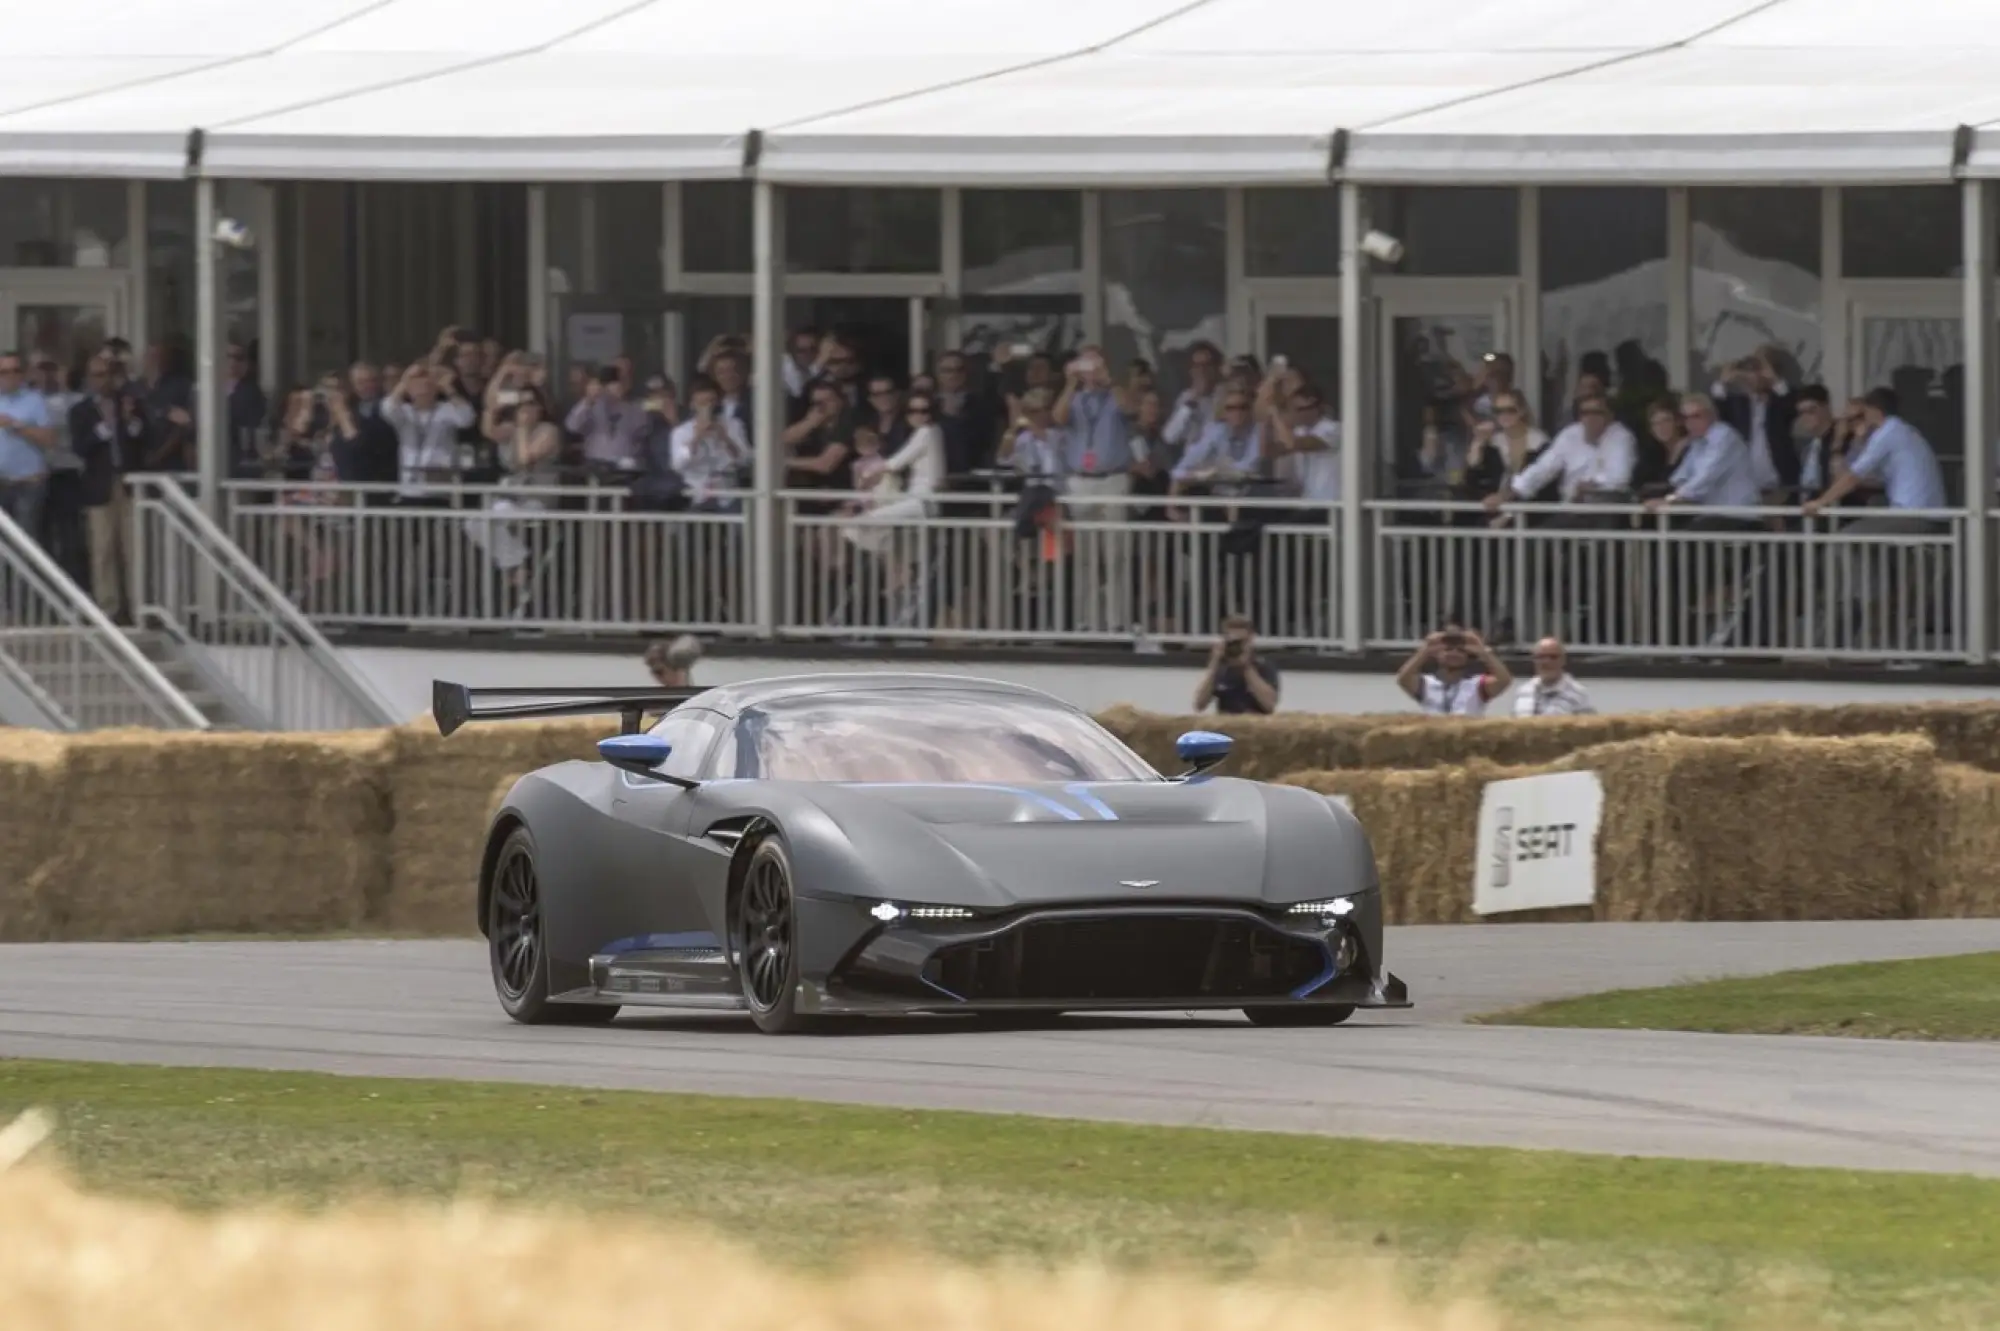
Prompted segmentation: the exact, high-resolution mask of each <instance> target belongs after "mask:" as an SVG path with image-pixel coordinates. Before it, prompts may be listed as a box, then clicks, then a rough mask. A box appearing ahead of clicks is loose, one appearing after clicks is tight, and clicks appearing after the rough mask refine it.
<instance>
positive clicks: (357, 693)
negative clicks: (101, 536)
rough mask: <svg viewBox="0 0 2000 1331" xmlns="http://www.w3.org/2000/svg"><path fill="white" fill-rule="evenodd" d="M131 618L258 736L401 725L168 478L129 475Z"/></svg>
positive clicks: (175, 479) (176, 481)
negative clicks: (164, 638) (175, 652)
mask: <svg viewBox="0 0 2000 1331" xmlns="http://www.w3.org/2000/svg"><path fill="white" fill-rule="evenodd" d="M130 483H131V486H132V523H133V540H132V564H133V569H132V581H133V602H134V614H135V617H137V618H138V619H139V620H140V622H141V623H144V624H148V625H152V626H156V627H158V628H160V629H162V630H163V631H165V632H166V633H167V634H168V635H169V636H170V637H171V638H172V639H173V640H174V642H175V643H176V645H177V646H178V647H179V648H180V650H181V651H182V652H183V653H184V654H185V655H186V656H187V657H188V658H189V659H190V660H191V661H192V662H194V663H195V664H196V665H197V666H198V667H199V668H200V669H201V670H202V672H203V673H204V674H205V675H207V676H208V677H209V678H210V679H212V680H213V681H215V683H216V685H217V687H218V691H219V692H222V693H224V694H226V695H228V696H229V697H230V698H231V699H232V700H233V701H234V702H235V704H236V707H237V709H238V710H248V711H250V712H252V713H253V714H254V716H253V717H252V718H251V719H252V720H253V721H254V723H255V724H256V725H257V727H258V728H261V729H270V730H344V729H351V728H358V727H366V726H377V725H393V724H395V723H396V722H397V721H399V720H403V719H404V718H402V717H399V716H398V715H396V714H395V712H394V711H393V710H392V709H391V708H390V707H389V705H388V704H387V703H386V702H385V701H383V699H382V698H381V697H380V696H379V695H378V694H377V693H376V692H375V690H374V689H373V688H371V687H370V686H369V684H368V683H367V681H366V680H364V679H363V678H362V677H361V676H360V674H359V673H357V672H356V671H355V669H354V668H353V667H352V666H351V665H350V664H349V663H348V662H347V661H346V659H345V658H343V657H342V656H341V655H340V653H339V652H338V651H336V650H335V649H334V647H333V646H332V645H331V644H330V643H328V642H327V640H326V638H325V637H324V636H323V635H322V634H321V633H320V631H319V629H318V628H316V627H315V626H314V625H313V623H312V621H311V620H310V619H309V618H308V617H307V616H306V614H305V613H304V612H302V611H301V610H300V609H299V607H297V606H296V605H294V604H293V603H292V602H291V601H289V600H287V599H286V597H285V595H284V593H283V592H281V591H280V590H279V589H278V588H277V586H275V585H274V584H273V583H272V581H271V579H270V578H269V577H268V576H266V574H265V572H264V571H263V570H262V569H260V568H259V567H258V566H257V564H256V563H255V562H253V561H252V560H251V559H250V558H249V557H248V556H247V555H246V554H245V553H244V552H243V551H242V550H241V549H239V548H238V547H237V546H236V544H235V543H234V542H232V541H231V540H230V539H229V538H228V536H227V535H225V534H224V532H223V531H222V529H221V528H220V527H218V526H216V524H215V523H213V522H212V521H210V520H209V518H208V516H207V515H206V514H205V513H203V512H202V511H201V509H200V508H199V507H198V506H197V505H196V504H195V502H194V501H193V500H192V499H190V498H189V497H188V495H187V493H186V491H185V489H184V488H183V481H182V479H181V478H179V477H172V476H134V477H131V478H130Z"/></svg>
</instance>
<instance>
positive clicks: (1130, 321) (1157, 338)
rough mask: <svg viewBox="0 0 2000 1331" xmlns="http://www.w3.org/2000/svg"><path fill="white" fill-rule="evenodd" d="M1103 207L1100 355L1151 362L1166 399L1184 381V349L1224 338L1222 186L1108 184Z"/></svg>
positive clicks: (1118, 360)
mask: <svg viewBox="0 0 2000 1331" xmlns="http://www.w3.org/2000/svg"><path fill="white" fill-rule="evenodd" d="M1102 212H1103V218H1102V221H1103V229H1104V246H1103V248H1104V343H1105V345H1104V354H1105V355H1106V356H1107V357H1109V358H1110V360H1111V362H1112V364H1114V365H1117V366H1123V365H1124V364H1125V363H1127V362H1128V361H1130V360H1132V359H1134V358H1139V359H1143V360H1148V361H1151V362H1152V363H1153V367H1154V371H1155V374H1156V375H1157V376H1158V383H1159V389H1160V393H1161V396H1162V397H1165V398H1167V399H1169V400H1171V399H1172V398H1173V397H1174V396H1176V395H1177V394H1179V393H1180V391H1181V389H1182V388H1183V387H1185V386H1186V383H1187V357H1188V349H1189V347H1190V346H1192V345H1193V344H1194V343H1196V342H1199V341H1207V342H1212V343H1214V344H1215V345H1216V346H1218V347H1223V346H1224V342H1225V334H1224V326H1225V323H1226V315H1225V307H1226V293H1225V286H1226V283H1227V281H1228V275H1227V271H1226V270H1227V258H1228V248H1229V244H1228V237H1227V234H1226V233H1227V223H1226V221H1225V217H1224V206H1223V195H1222V191H1221V190H1110V191H1106V193H1105V194H1104V197H1103V205H1102ZM1225 350H1226V348H1225Z"/></svg>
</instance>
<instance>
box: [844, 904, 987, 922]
mask: <svg viewBox="0 0 2000 1331" xmlns="http://www.w3.org/2000/svg"><path fill="white" fill-rule="evenodd" d="M868 913H869V914H870V915H872V916H874V917H875V918H876V919H878V920H880V921H882V923H884V924H894V923H895V922H896V921H898V920H969V919H971V918H972V912H971V911H969V910H967V909H966V908H965V907H964V906H905V905H903V904H902V903H900V902H895V901H880V902H877V903H876V904H875V905H874V906H873V907H872V908H870V910H869V912H868Z"/></svg>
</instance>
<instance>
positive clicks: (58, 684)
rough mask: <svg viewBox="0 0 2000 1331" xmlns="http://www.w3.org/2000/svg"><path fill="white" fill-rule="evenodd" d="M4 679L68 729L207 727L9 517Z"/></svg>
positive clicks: (0, 668) (1, 542)
mask: <svg viewBox="0 0 2000 1331" xmlns="http://www.w3.org/2000/svg"><path fill="white" fill-rule="evenodd" d="M0 681H4V683H5V685H6V686H7V688H8V690H9V691H10V692H12V693H13V694H14V695H15V696H17V697H19V698H21V699H23V700H24V701H25V702H26V703H27V705H28V706H29V707H31V708H32V709H33V711H34V712H35V713H36V714H37V715H36V717H35V718H33V719H34V720H35V721H38V722H39V723H40V724H43V725H47V726H51V727H53V728H55V729H59V730H71V731H74V730H96V729H100V728H104V727H110V726H150V727H155V728H166V729H172V730H207V729H209V721H208V718H207V717H206V716H204V715H203V714H202V712H201V710H200V709H199V708H197V707H196V706H195V705H194V704H193V703H192V702H191V701H189V700H188V698H187V696H186V695H185V694H183V693H182V692H181V691H180V690H179V689H177V688H175V687H174V685H173V683H172V682H171V681H170V680H168V679H167V677H166V676H165V675H163V674H161V673H160V670H159V668H158V667H157V666H155V665H154V664H153V663H152V662H151V661H149V660H147V659H146V656H145V654H144V653H143V652H141V651H140V650H139V649H138V648H137V647H135V646H134V645H133V643H132V640H131V639H129V638H127V637H126V636H125V634H124V633H123V632H121V631H120V630H119V628H118V626H117V625H115V624H113V623H112V622H111V621H110V619H108V618H107V617H106V616H105V614H104V612H103V611H102V610H100V609H98V607H97V603H96V602H94V601H92V600H91V598H90V597H89V596H88V595H87V594H86V593H85V592H84V590H83V589H82V588H81V587H78V586H77V585H76V583H75V582H74V581H73V580H71V578H70V577H69V575H68V574H66V573H64V572H63V571H62V569H61V568H60V567H58V566H57V565H56V563H55V561H54V560H52V559H50V558H49V557H48V555H47V554H46V553H44V552H43V550H42V548H41V546H40V545H38V544H36V542H35V541H34V540H33V538H31V537H30V536H29V535H28V533H26V532H25V531H23V530H21V528H20V526H19V525H18V524H16V523H15V522H14V520H13V519H12V518H11V517H9V516H8V515H7V514H6V513H4V512H0Z"/></svg>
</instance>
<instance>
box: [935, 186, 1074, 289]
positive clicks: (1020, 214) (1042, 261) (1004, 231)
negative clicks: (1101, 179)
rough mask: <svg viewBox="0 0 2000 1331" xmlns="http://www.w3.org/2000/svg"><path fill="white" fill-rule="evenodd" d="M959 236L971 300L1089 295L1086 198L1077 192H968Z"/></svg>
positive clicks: (962, 200)
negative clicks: (1086, 284)
mask: <svg viewBox="0 0 2000 1331" xmlns="http://www.w3.org/2000/svg"><path fill="white" fill-rule="evenodd" d="M959 235H960V241H961V253H962V258H963V261H964V264H965V277H964V290H965V292H966V293H967V294H968V295H1008V296H1012V295H1033V296H1045V295H1060V296H1067V295H1074V294H1075V293H1077V292H1079V291H1081V290H1082V289H1083V195H1082V194H1081V193H1079V192H1077V191H1076V190H1066V189H1065V190H1033V189H1023V190H1010V189H969V190H966V191H964V192H963V193H962V194H960V195H959Z"/></svg>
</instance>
